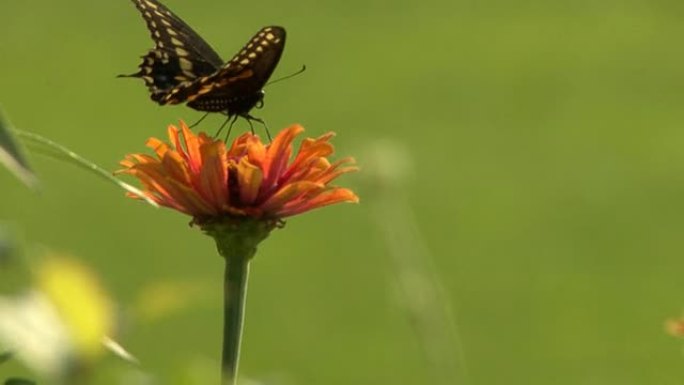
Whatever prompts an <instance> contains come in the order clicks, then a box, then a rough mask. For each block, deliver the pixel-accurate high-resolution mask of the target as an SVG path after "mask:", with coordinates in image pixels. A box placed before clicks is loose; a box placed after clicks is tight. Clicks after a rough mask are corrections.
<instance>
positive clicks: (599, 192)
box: [0, 0, 684, 385]
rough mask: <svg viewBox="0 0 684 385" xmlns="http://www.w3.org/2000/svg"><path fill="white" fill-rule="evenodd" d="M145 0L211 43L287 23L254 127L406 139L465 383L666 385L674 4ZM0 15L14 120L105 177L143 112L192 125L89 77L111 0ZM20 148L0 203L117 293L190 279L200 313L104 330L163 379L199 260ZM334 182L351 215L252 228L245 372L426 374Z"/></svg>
mask: <svg viewBox="0 0 684 385" xmlns="http://www.w3.org/2000/svg"><path fill="white" fill-rule="evenodd" d="M166 4H167V5H168V6H169V7H170V8H171V9H173V10H174V11H176V12H177V13H178V14H179V15H180V16H181V17H183V18H184V19H185V20H186V21H187V22H188V23H189V24H190V25H192V26H193V27H195V28H196V29H197V30H198V31H199V32H200V33H201V34H202V36H204V37H205V38H206V39H207V40H208V41H209V42H210V43H211V44H212V45H213V46H214V48H216V49H217V51H218V52H220V53H221V54H222V55H223V56H224V58H225V57H228V56H230V55H231V54H232V53H233V52H235V51H236V50H237V49H238V48H239V47H240V46H241V45H242V44H243V43H244V42H245V41H247V39H248V38H249V37H250V36H251V34H252V33H253V32H255V31H256V30H257V29H258V28H259V27H261V26H263V25H267V24H281V25H284V26H285V27H286V28H287V29H288V42H287V47H286V50H285V54H284V56H283V59H282V60H281V63H280V65H279V68H278V70H277V73H276V75H275V76H278V75H284V74H288V73H291V72H292V71H294V70H296V69H297V68H299V67H300V66H301V64H306V65H307V67H308V68H309V69H308V70H307V71H306V72H305V74H303V75H301V76H298V77H296V78H294V79H292V80H289V81H287V82H283V83H279V84H277V85H274V86H273V87H272V88H268V89H267V90H266V91H267V96H266V106H265V108H264V109H263V110H259V111H257V112H258V114H259V116H261V117H263V118H265V119H266V120H267V122H268V123H269V125H270V126H271V127H281V126H284V125H286V124H289V123H292V122H300V123H302V124H304V125H305V127H307V129H308V131H307V132H308V133H309V134H311V135H312V136H313V135H318V134H320V133H322V132H325V131H328V130H335V131H337V132H338V137H337V150H338V152H339V153H340V156H342V155H349V154H352V155H357V157H358V158H359V159H358V160H359V163H360V165H361V167H362V168H363V166H364V162H365V159H364V158H363V156H362V152H363V149H366V148H368V144H369V142H370V143H371V144H372V143H373V142H375V141H379V140H383V139H384V138H391V139H392V140H393V141H396V142H399V143H404V144H405V145H406V146H407V147H408V149H409V151H410V154H411V156H412V158H413V159H414V160H415V161H414V169H415V175H414V176H413V179H411V180H410V181H409V183H408V184H407V185H406V187H405V190H406V191H404V193H405V194H406V195H407V196H408V197H409V204H410V205H411V206H412V208H413V210H414V211H415V214H416V222H415V223H414V225H415V226H417V227H418V228H419V229H420V231H421V233H422V234H423V235H424V237H425V242H426V244H427V246H428V248H429V251H430V253H431V254H433V255H434V256H435V265H436V267H437V270H438V272H439V273H440V274H441V278H442V279H443V281H444V282H445V286H446V289H447V291H448V294H449V295H450V296H451V298H453V299H454V301H455V302H458V306H457V308H458V313H457V314H456V318H457V320H458V322H459V325H460V332H461V334H462V335H461V340H462V341H463V346H462V348H463V351H464V352H465V355H466V357H467V364H468V370H469V372H470V376H471V380H472V383H477V384H499V383H502V382H504V381H505V382H506V383H509V384H526V385H528V384H548V383H554V384H573V385H574V384H621V385H625V384H644V383H647V384H649V383H658V384H678V383H680V382H681V376H682V375H683V374H684V373H682V372H683V370H682V368H683V367H684V366H683V365H682V364H683V362H682V356H681V346H680V343H679V342H678V341H674V340H672V339H671V338H669V337H667V336H665V335H664V333H663V332H662V322H663V320H664V319H665V318H666V317H667V316H670V315H673V314H674V315H676V314H679V312H680V310H681V307H682V306H684V301H683V300H682V299H681V296H680V295H679V294H680V293H682V292H684V290H683V289H684V282H682V279H681V275H682V274H681V271H682V269H684V262H682V258H681V254H682V244H681V241H680V239H681V234H682V232H683V231H684V221H683V220H682V218H683V217H684V215H682V213H683V212H684V203H683V202H684V201H683V199H682V197H683V196H684V176H683V175H684V151H682V149H683V148H684V130H682V122H683V121H684V109H682V108H681V106H682V104H683V102H684V97H683V95H684V91H683V90H684V76H683V75H682V68H684V65H683V64H684V63H683V61H684V49H682V48H681V47H680V44H679V38H678V37H679V36H681V35H682V34H683V33H684V26H683V24H682V23H681V19H682V16H684V4H680V3H678V2H672V1H646V0H635V1H628V2H625V1H621V2H618V1H604V2H598V3H597V2H577V1H555V2H543V1H532V0H529V1H522V2H515V3H511V2H505V1H497V0H495V1H490V2H487V3H482V2H480V3H473V2H453V1H430V2H407V1H399V2H389V1H385V2H381V1H372V2H361V1H351V2H350V1H347V2H328V3H321V2H313V1H305V2H300V3H297V4H293V3H291V2H289V3H288V2H276V1H269V0H265V1H262V2H260V3H259V4H255V3H253V2H242V3H238V2H215V1H208V0H203V1H194V2H192V3H188V2H181V1H178V0H174V1H171V0H168V1H167V2H166ZM0 14H2V15H3V17H2V23H0V52H1V53H2V59H1V62H2V71H0V101H2V103H3V105H4V107H5V109H6V110H7V111H8V113H9V114H10V115H11V117H12V120H13V123H14V124H15V125H16V126H17V127H19V128H23V129H30V130H35V131H37V132H39V133H41V134H43V135H46V136H48V137H50V138H52V139H54V140H57V141H59V142H60V143H63V144H65V145H67V146H69V147H70V148H72V149H73V150H75V151H77V152H79V153H80V154H82V155H83V156H86V157H88V158H91V159H93V160H95V161H97V162H98V163H100V164H102V165H105V166H107V167H110V168H111V169H115V168H116V167H117V166H116V163H117V161H118V160H119V159H121V158H122V156H123V155H124V154H125V153H127V152H138V151H140V150H141V149H142V147H143V141H144V140H145V139H146V138H147V137H148V136H151V135H155V136H160V135H163V134H164V128H165V125H166V124H168V123H172V122H175V121H177V119H179V118H183V119H187V120H188V121H193V120H194V119H196V118H198V117H199V116H200V115H199V113H196V112H193V111H190V110H188V109H186V108H183V107H163V108H162V107H157V106H156V105H154V104H153V103H152V102H151V101H149V100H148V97H147V94H146V91H145V89H144V86H143V85H142V82H137V81H133V80H121V79H116V78H115V77H114V76H115V75H117V74H119V73H128V72H131V71H132V70H134V69H135V67H136V66H137V64H138V56H139V55H141V54H142V53H144V52H145V50H146V49H147V48H148V47H150V46H151V42H150V41H149V37H148V32H147V31H146V29H145V27H144V25H143V22H142V21H141V19H140V17H139V15H138V14H137V11H136V10H135V9H134V8H133V6H132V4H130V3H129V2H128V1H124V0H121V1H107V2H93V1H84V0H74V1H72V2H70V3H69V4H68V5H67V4H63V3H52V2H41V3H40V4H34V3H21V2H7V3H6V4H3V5H2V6H0ZM221 122H222V120H221V118H219V117H213V118H211V119H208V120H207V121H205V123H203V126H202V128H204V129H206V130H208V131H210V132H213V131H214V130H215V129H216V128H217V127H218V126H219V125H220V123H221ZM241 128H243V129H244V128H245V127H244V125H243V126H242V127H241ZM32 164H33V165H34V168H35V169H36V171H37V172H38V173H39V176H40V178H41V180H42V181H43V183H44V185H45V186H44V190H45V191H44V193H43V194H41V195H40V196H33V195H29V194H27V192H26V189H25V188H24V187H22V186H20V185H19V184H17V183H16V182H15V181H14V180H13V179H12V177H11V176H9V175H8V174H6V173H0V186H2V190H1V192H0V197H1V198H2V199H1V200H0V215H1V216H2V217H0V219H2V220H12V221H14V222H16V224H18V225H19V226H21V227H22V228H23V231H24V232H25V233H26V234H27V236H28V237H30V238H32V239H34V240H35V241H37V242H40V243H45V244H48V245H51V246H53V247H56V248H59V249H66V250H69V251H71V252H73V253H74V254H78V255H82V256H86V257H87V258H88V262H89V263H91V264H92V265H94V266H95V267H96V268H97V269H98V270H99V271H100V272H101V274H102V275H103V277H104V278H105V280H106V281H107V282H108V283H109V285H110V287H111V289H112V291H113V293H114V294H115V295H116V296H117V297H118V299H119V300H120V301H121V303H122V306H123V307H124V308H126V306H128V305H130V306H132V304H134V303H136V299H137V295H138V294H139V293H140V292H141V291H142V290H143V288H144V287H147V286H148V285H150V284H151V283H153V282H155V281H167V280H174V279H178V280H181V281H194V280H201V281H203V282H209V285H212V284H213V285H215V292H216V297H215V301H214V302H213V303H215V305H211V303H212V298H207V299H204V300H201V301H198V302H197V304H195V305H194V306H190V307H189V308H188V309H187V310H186V311H185V312H181V313H176V315H173V316H170V317H169V318H166V319H160V320H158V321H156V322H154V323H148V322H142V321H141V320H136V319H131V320H130V322H129V325H128V326H129V328H128V329H127V335H126V336H125V341H124V342H125V344H126V346H127V347H128V348H129V349H130V350H131V351H132V352H133V353H134V354H135V355H136V356H137V357H139V358H140V360H141V361H142V363H143V365H144V366H145V367H146V368H148V369H149V370H150V371H152V372H155V373H158V374H160V375H162V376H163V377H162V378H164V380H165V381H167V382H165V383H168V381H171V379H172V378H189V377H188V375H186V376H185V377H182V376H181V375H180V374H179V373H181V372H183V371H189V370H191V369H187V368H189V367H192V366H193V363H196V362H200V361H201V362H205V361H203V360H216V361H217V360H218V352H219V345H220V341H219V333H218V331H219V327H220V319H219V317H220V314H221V312H220V309H219V305H220V294H219V292H220V279H221V271H222V269H221V260H220V259H219V258H218V257H217V256H216V254H215V252H214V250H213V246H212V243H211V242H210V240H209V239H208V238H206V237H204V236H203V235H201V234H200V233H199V232H198V231H196V230H192V229H188V228H187V226H186V225H187V222H188V219H187V218H184V217H181V216H180V215H178V214H175V213H172V212H168V211H165V210H151V209H150V208H149V207H146V206H145V205H142V204H139V203H136V202H133V201H130V200H127V199H124V198H123V197H122V194H121V193H120V191H119V190H117V189H115V188H112V187H111V186H109V185H108V184H106V183H103V182H102V181H100V180H98V179H96V178H91V177H89V176H87V175H85V174H84V173H82V172H81V171H79V170H77V169H75V168H73V167H68V166H65V165H63V164H60V163H57V162H55V161H53V160H51V159H47V158H40V157H34V158H33V159H32ZM362 172H363V171H362ZM358 180H359V179H358V177H357V176H349V177H346V178H345V179H344V181H343V182H341V183H345V184H350V185H352V186H359V183H358V182H357V181H358ZM360 193H361V197H362V203H361V204H360V205H357V206H340V207H331V208H326V209H324V210H321V211H318V212H315V213H311V214H309V215H307V216H303V217H301V218H295V219H292V220H290V221H289V222H288V225H287V227H286V228H285V229H284V230H281V231H277V232H275V233H274V234H273V235H272V236H271V238H270V239H269V240H268V241H267V242H265V243H264V245H263V247H262V248H261V250H260V252H259V254H258V255H257V258H256V260H255V261H254V265H253V270H252V271H253V276H252V279H251V282H250V284H251V285H250V293H249V303H248V309H247V328H246V335H245V340H244V351H243V355H242V364H243V369H242V372H243V373H245V374H246V375H249V376H251V377H253V378H258V379H259V378H260V379H276V380H277V381H276V382H277V383H288V384H316V383H322V384H329V385H335V384H348V383H355V384H369V383H391V384H397V385H398V384H414V383H424V381H425V379H426V378H428V373H427V369H426V366H425V363H424V360H423V358H422V355H421V350H420V345H419V340H418V338H417V337H416V336H415V335H414V333H413V330H412V328H411V327H410V324H409V321H408V320H407V319H405V318H404V313H403V312H402V310H401V309H400V306H398V304H397V303H396V302H395V299H394V298H393V291H392V289H391V288H390V286H389V285H388V283H389V282H390V280H391V273H390V270H389V266H388V261H389V259H388V258H387V257H386V253H387V249H386V248H385V245H384V243H383V242H384V241H383V240H382V239H380V237H379V236H378V231H377V229H376V228H375V227H374V226H375V225H374V223H373V222H372V221H371V219H370V216H369V215H370V214H369V211H368V206H366V203H365V202H364V195H365V196H366V199H372V198H371V197H372V195H373V194H372V191H364V189H361V190H360ZM368 204H370V202H369V203H368ZM212 282H213V283H212ZM208 292H211V290H208ZM3 371H5V367H4V366H2V367H0V374H2V373H3ZM178 381H180V380H178Z"/></svg>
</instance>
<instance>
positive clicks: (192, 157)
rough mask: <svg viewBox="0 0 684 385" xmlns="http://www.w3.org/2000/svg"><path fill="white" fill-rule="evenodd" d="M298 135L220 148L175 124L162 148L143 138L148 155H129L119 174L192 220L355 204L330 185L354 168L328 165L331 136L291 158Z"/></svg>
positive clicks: (308, 142) (295, 128)
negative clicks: (131, 177) (338, 204)
mask: <svg viewBox="0 0 684 385" xmlns="http://www.w3.org/2000/svg"><path fill="white" fill-rule="evenodd" d="M303 131H304V128H303V127H302V126H300V125H292V126H290V127H288V128H286V129H284V130H282V131H281V132H280V133H279V134H278V135H277V136H276V137H275V139H274V140H273V142H272V143H270V144H264V143H262V142H261V140H260V139H259V137H258V136H256V135H253V134H251V133H245V134H243V135H242V136H240V137H238V138H237V139H235V141H234V142H233V144H232V145H231V146H230V148H227V147H226V145H225V143H224V142H223V141H222V140H216V139H213V138H211V137H209V136H207V135H206V134H204V133H200V134H199V135H195V134H194V133H192V131H190V129H189V128H188V126H187V125H186V124H185V123H184V122H183V121H181V123H180V130H179V129H178V128H177V127H175V126H173V125H170V126H169V128H168V134H169V141H170V143H171V144H170V145H169V144H166V143H164V142H162V141H161V140H159V139H156V138H150V139H149V140H148V141H147V146H148V147H150V148H151V149H152V150H153V151H154V152H155V154H156V157H154V156H149V155H145V154H129V155H127V156H126V159H124V160H123V161H121V165H122V166H123V167H124V168H123V169H122V170H120V171H119V172H120V173H124V174H130V175H133V176H135V177H136V178H138V179H139V180H140V181H141V183H142V184H143V187H144V188H143V190H144V193H145V194H146V195H147V196H148V197H149V198H150V199H152V200H153V201H155V202H157V203H158V204H159V205H161V206H166V207H170V208H173V209H176V210H178V211H180V212H183V213H186V214H188V215H192V216H193V217H194V218H195V221H202V220H205V219H213V218H217V217H225V216H227V217H248V218H256V219H261V218H264V219H280V218H285V217H289V216H292V215H295V214H299V213H303V212H305V211H309V210H311V209H315V208H318V207H323V206H327V205H330V204H334V203H339V202H358V197H357V196H356V194H354V192H352V191H351V190H349V189H346V188H341V187H335V186H331V185H330V183H331V182H332V181H333V180H334V179H335V178H337V177H338V176H340V175H341V174H344V173H347V172H351V171H356V170H357V168H356V167H354V166H353V164H354V160H353V159H352V158H344V159H341V160H339V161H337V162H335V163H330V162H329V161H328V159H327V156H329V155H331V154H332V153H333V146H332V145H331V144H330V139H331V138H332V137H333V136H334V134H333V133H328V134H325V135H322V136H320V137H318V138H316V139H312V138H307V139H304V140H303V141H302V143H301V144H300V146H299V150H298V151H297V153H296V154H295V156H294V157H292V154H293V147H292V142H293V140H294V139H295V137H296V136H297V135H299V134H301V133H302V132H303ZM291 158H292V159H291ZM129 196H131V197H133V198H139V197H136V196H135V195H132V194H129Z"/></svg>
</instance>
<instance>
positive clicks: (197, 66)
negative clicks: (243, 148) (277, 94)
mask: <svg viewBox="0 0 684 385" xmlns="http://www.w3.org/2000/svg"><path fill="white" fill-rule="evenodd" d="M133 2H134V3H135V6H136V8H138V10H139V11H140V12H141V13H142V15H143V18H144V19H145V22H146V23H147V28H148V29H149V30H150V33H151V35H152V40H154V42H155V47H154V48H152V49H150V51H149V52H148V53H147V54H146V55H145V56H143V57H142V58H143V62H142V63H141V64H140V65H139V68H140V70H139V71H138V72H136V73H134V74H131V75H119V76H124V77H138V78H142V79H143V80H144V81H145V85H147V88H148V89H149V90H150V93H151V96H150V97H151V98H152V100H154V101H155V102H157V103H159V104H161V105H165V104H179V103H187V106H188V107H191V108H193V109H195V110H198V111H207V112H221V113H224V114H226V115H228V118H229V120H230V118H233V122H234V121H235V119H237V117H238V116H240V117H243V118H245V119H247V121H251V120H254V121H257V122H260V123H262V124H263V121H262V120H261V119H259V118H255V117H253V116H251V115H250V114H249V111H250V110H251V109H252V108H253V107H255V106H259V107H261V105H263V98H264V91H263V89H262V88H263V87H264V85H265V84H266V82H267V81H268V78H269V77H270V76H271V74H272V73H273V70H274V69H275V67H276V65H277V64H278V61H279V60H280V56H281V55H282V53H283V49H284V48H285V29H284V28H282V27H276V26H271V27H264V28H262V29H261V30H260V31H259V32H257V34H256V35H254V37H253V38H252V39H251V40H250V41H249V42H248V43H247V45H246V46H245V47H243V49H242V50H240V52H238V53H237V54H236V55H235V56H234V57H233V58H232V59H231V60H230V61H228V62H225V63H224V62H223V60H222V59H221V57H220V56H219V55H218V54H217V53H216V51H214V50H213V49H212V48H211V46H209V44H208V43H207V42H205V41H204V39H202V38H201V37H200V36H199V35H198V34H197V33H196V32H195V31H193V30H192V28H190V26H188V25H187V24H185V22H184V21H183V20H181V19H180V18H179V17H178V16H176V15H175V14H173V12H171V11H170V10H169V9H168V8H166V7H165V6H164V5H162V4H161V3H159V2H158V1H157V0H133ZM205 116H206V115H205ZM250 125H251V123H250Z"/></svg>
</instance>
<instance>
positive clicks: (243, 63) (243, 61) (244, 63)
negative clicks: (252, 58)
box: [240, 58, 249, 66]
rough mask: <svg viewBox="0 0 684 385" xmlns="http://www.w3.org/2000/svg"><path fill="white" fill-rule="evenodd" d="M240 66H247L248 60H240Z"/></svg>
mask: <svg viewBox="0 0 684 385" xmlns="http://www.w3.org/2000/svg"><path fill="white" fill-rule="evenodd" d="M240 64H242V65H243V66H246V65H247V64H249V59H247V58H244V59H242V60H240Z"/></svg>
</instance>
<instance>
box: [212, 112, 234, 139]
mask: <svg viewBox="0 0 684 385" xmlns="http://www.w3.org/2000/svg"><path fill="white" fill-rule="evenodd" d="M231 118H232V116H230V115H229V116H228V117H227V118H226V120H225V121H224V122H223V124H222V125H221V127H219V129H218V131H216V134H214V138H218V137H219V135H221V131H223V128H224V127H225V126H226V124H228V122H230V119H231ZM232 126H233V125H232V124H231V127H232ZM228 133H230V130H229V131H228Z"/></svg>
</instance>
